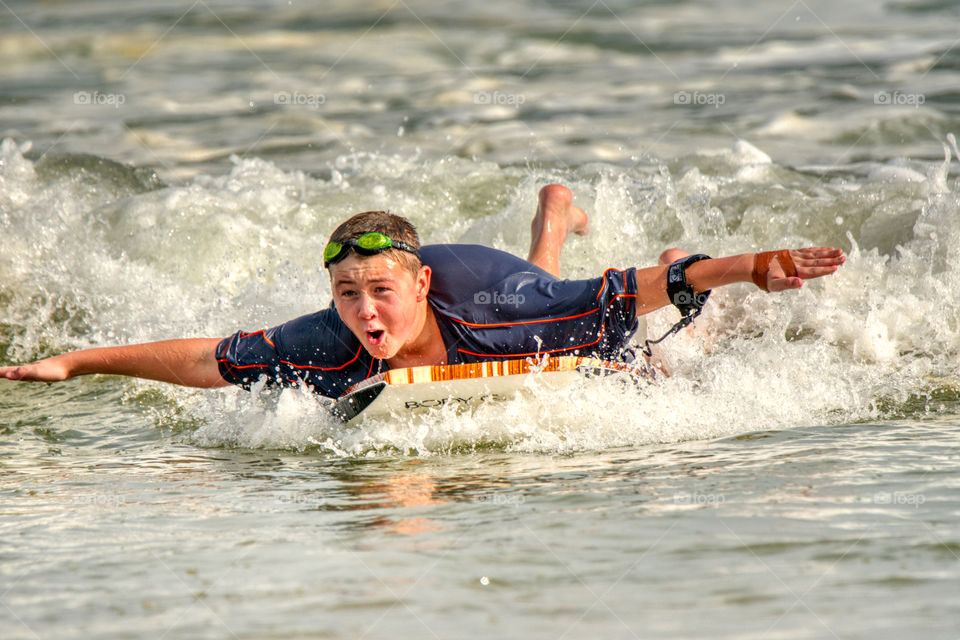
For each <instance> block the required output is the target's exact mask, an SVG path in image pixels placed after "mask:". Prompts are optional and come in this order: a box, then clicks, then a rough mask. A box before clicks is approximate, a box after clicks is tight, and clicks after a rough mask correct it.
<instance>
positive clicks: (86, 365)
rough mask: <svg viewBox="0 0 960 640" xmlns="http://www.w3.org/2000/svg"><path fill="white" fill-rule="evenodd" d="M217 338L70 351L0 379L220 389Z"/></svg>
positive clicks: (10, 370)
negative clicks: (111, 380)
mask: <svg viewBox="0 0 960 640" xmlns="http://www.w3.org/2000/svg"><path fill="white" fill-rule="evenodd" d="M219 342H220V338H188V339H183V340H164V341H162V342H148V343H145V344H133V345H129V346H126V347H106V348H101V349H84V350H82V351H71V352H70V353H64V354H61V355H59V356H53V357H52V358H46V359H44V360H40V361H38V362H34V363H33V364H25V365H20V366H12V367H0V378H7V379H8V380H23V381H25V382H58V381H60V380H68V379H70V378H73V377H76V376H83V375H88V374H91V373H104V374H111V375H120V376H132V377H135V378H146V379H148V380H159V381H160V382H170V383H173V384H180V385H184V386H187V387H223V386H226V385H228V384H229V383H228V382H227V381H226V380H224V379H223V377H221V375H220V370H219V368H218V367H217V357H216V350H217V344H219Z"/></svg>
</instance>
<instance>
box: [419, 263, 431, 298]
mask: <svg viewBox="0 0 960 640" xmlns="http://www.w3.org/2000/svg"><path fill="white" fill-rule="evenodd" d="M431 275H433V271H432V270H431V269H430V267H428V266H427V265H423V266H422V267H420V272H419V273H418V274H417V302H423V301H424V300H426V299H427V294H428V293H430V276H431Z"/></svg>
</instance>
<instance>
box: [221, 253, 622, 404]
mask: <svg viewBox="0 0 960 640" xmlns="http://www.w3.org/2000/svg"><path fill="white" fill-rule="evenodd" d="M421 255H422V258H423V263H424V264H426V265H429V266H430V268H431V269H432V270H433V275H432V278H431V283H430V292H429V294H428V295H427V301H428V303H429V304H430V306H431V307H432V308H433V311H434V316H435V317H436V320H437V325H438V326H439V327H440V335H441V336H442V337H443V344H444V346H445V347H446V350H447V363H449V364H460V363H469V362H480V361H484V360H494V359H498V358H522V357H526V356H537V355H542V354H551V355H593V356H597V357H600V358H603V359H606V360H613V359H617V358H618V357H619V355H620V353H621V352H622V350H623V348H624V346H625V345H626V343H627V341H628V340H629V339H630V336H631V335H633V333H634V332H635V331H636V329H637V324H638V323H637V316H636V314H637V305H636V298H637V278H636V269H627V270H625V271H620V270H617V269H608V270H607V271H606V272H605V273H604V274H603V276H601V277H599V278H592V279H589V280H560V279H558V278H555V277H554V276H552V275H550V274H549V273H547V272H546V271H544V270H543V269H540V268H539V267H537V266H535V265H533V264H531V263H529V262H527V261H526V260H522V259H520V258H517V257H516V256H513V255H511V254H509V253H505V252H503V251H498V250H496V249H490V248H488V247H483V246H479V245H449V244H448V245H429V246H426V247H423V248H422V249H421ZM217 363H218V365H219V367H220V375H222V376H223V378H224V380H226V381H227V382H230V383H233V384H236V385H240V386H242V387H245V388H248V389H249V388H250V385H251V384H253V383H254V382H256V381H257V380H258V379H259V378H261V377H262V376H266V378H267V382H268V384H273V385H283V386H290V385H296V384H299V383H300V381H303V382H306V384H308V385H310V386H311V387H312V388H313V389H314V391H316V392H317V393H320V394H322V395H324V396H328V397H331V398H336V397H338V396H340V395H342V394H343V392H344V391H346V389H347V388H348V387H350V386H351V385H353V384H356V383H357V382H359V381H361V380H363V379H364V378H368V377H369V376H371V375H374V374H376V373H378V372H380V371H385V370H386V369H388V368H389V366H388V365H387V363H386V362H385V361H382V360H377V359H375V358H373V357H372V356H371V355H370V354H369V353H367V351H366V350H364V349H363V347H362V346H361V344H360V341H359V340H358V339H357V338H356V337H355V336H354V335H353V333H351V332H350V330H349V329H348V328H347V326H346V325H345V324H344V323H343V322H342V321H341V320H340V316H339V315H338V314H337V311H336V309H334V307H333V305H331V306H330V307H328V308H326V309H324V310H322V311H317V312H316V313H311V314H308V315H305V316H301V317H299V318H296V319H294V320H291V321H289V322H286V323H284V324H281V325H279V326H276V327H273V328H272V329H266V330H264V331H257V332H255V333H244V332H243V331H240V332H238V333H236V334H234V335H232V336H230V337H229V338H225V339H224V340H222V341H221V342H220V344H219V345H218V346H217Z"/></svg>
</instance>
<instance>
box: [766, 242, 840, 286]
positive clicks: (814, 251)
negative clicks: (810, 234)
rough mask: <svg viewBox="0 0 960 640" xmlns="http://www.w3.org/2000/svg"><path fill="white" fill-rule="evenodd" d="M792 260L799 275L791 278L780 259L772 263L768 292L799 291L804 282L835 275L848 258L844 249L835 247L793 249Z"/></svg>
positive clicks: (768, 272) (791, 251) (791, 252)
mask: <svg viewBox="0 0 960 640" xmlns="http://www.w3.org/2000/svg"><path fill="white" fill-rule="evenodd" d="M790 259H791V260H793V264H794V266H795V267H796V270H797V275H796V276H793V277H790V276H787V275H786V274H785V272H784V269H783V265H781V264H780V259H779V258H776V257H775V258H773V260H771V261H770V267H769V271H767V290H768V291H785V290H787V289H799V288H800V287H802V286H803V281H804V280H810V279H812V278H819V277H821V276H826V275H830V274H831V273H834V272H835V271H836V270H837V268H838V267H839V266H840V265H841V264H843V263H844V261H845V260H846V256H844V255H843V250H842V249H834V248H833V247H808V248H805V249H791V250H790Z"/></svg>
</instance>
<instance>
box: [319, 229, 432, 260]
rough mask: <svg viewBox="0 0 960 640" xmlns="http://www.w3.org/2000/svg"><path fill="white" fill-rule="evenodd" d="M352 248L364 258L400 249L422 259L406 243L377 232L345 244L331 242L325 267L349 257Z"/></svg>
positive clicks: (344, 242) (326, 253) (346, 241)
mask: <svg viewBox="0 0 960 640" xmlns="http://www.w3.org/2000/svg"><path fill="white" fill-rule="evenodd" d="M350 248H352V249H353V250H354V251H356V252H357V253H359V254H360V255H362V256H373V255H376V254H378V253H383V252H384V251H388V250H390V249H400V250H401V251H408V252H410V253H412V254H413V255H415V256H417V257H418V258H419V257H420V252H419V251H417V250H416V249H414V248H413V247H411V246H410V245H408V244H407V243H406V242H400V241H399V240H394V239H392V238H391V237H390V236H386V235H384V234H382V233H377V232H376V231H371V232H369V233H365V234H363V235H362V236H360V237H359V238H357V239H356V240H344V241H343V242H331V243H330V244H328V245H327V248H326V249H324V250H323V267H324V268H325V269H329V268H330V265H332V264H336V263H338V262H340V261H341V260H343V259H344V258H346V257H347V253H348V251H347V249H350Z"/></svg>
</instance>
